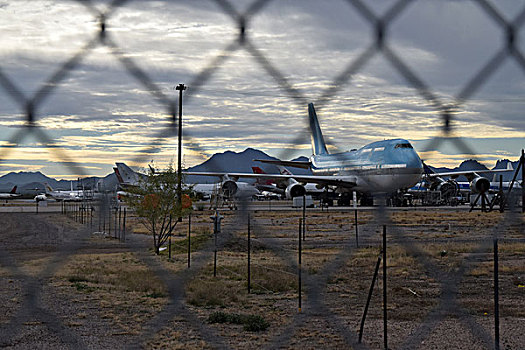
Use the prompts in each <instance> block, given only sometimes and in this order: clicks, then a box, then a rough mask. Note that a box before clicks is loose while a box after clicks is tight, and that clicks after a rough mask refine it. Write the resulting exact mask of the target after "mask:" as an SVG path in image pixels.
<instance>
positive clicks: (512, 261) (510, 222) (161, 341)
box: [0, 209, 525, 349]
mask: <svg viewBox="0 0 525 350" xmlns="http://www.w3.org/2000/svg"><path fill="white" fill-rule="evenodd" d="M0 215H1V217H0V221H1V225H0V304H1V305H2V306H3V308H2V310H3V312H2V313H0V347H6V348H20V349H27V348H53V349H55V348H58V349H60V348H129V347H145V348H174V349H187V348H195V349H197V348H234V349H246V348H254V347H257V348H260V347H263V348H268V349H275V348H302V349H319V348H330V349H340V348H356V349H357V348H363V349H381V348H383V299H382V298H383V273H382V266H381V268H380V269H379V274H378V277H377V280H376V283H375V285H374V290H373V294H372V298H371V301H370V307H369V310H368V317H367V319H366V323H365V325H364V333H363V341H362V343H361V344H358V343H357V341H358V334H359V327H360V322H361V317H362V315H363V311H364V308H365V305H366V301H367V295H368V292H369V289H370V286H371V282H372V277H373V275H374V269H375V265H376V263H377V261H378V257H379V256H380V253H381V245H382V231H383V226H382V225H383V224H385V225H386V232H387V250H386V251H387V288H386V291H387V314H388V316H387V319H388V327H387V329H388V345H389V348H391V349H412V348H414V349H416V348H417V349H484V348H493V347H494V294H493V285H494V278H493V277H494V276H493V274H494V259H493V239H494V238H498V243H499V270H498V271H499V316H500V344H501V348H502V349H522V348H523V344H525V298H524V297H525V235H524V232H525V230H524V226H525V225H524V217H523V216H522V214H513V215H508V214H500V213H489V214H481V213H479V212H473V213H468V212H467V211H466V210H462V209H450V210H440V211H433V210H427V211H423V210H420V211H395V212H392V213H390V215H389V220H386V221H385V220H384V219H383V218H382V217H377V218H376V217H375V212H373V211H368V212H363V213H360V214H359V218H358V230H359V247H357V246H356V238H355V223H354V212H353V211H346V212H343V211H338V210H335V209H332V210H331V211H329V212H320V211H318V210H311V211H308V212H307V224H306V233H305V240H304V241H303V242H301V243H302V284H301V286H302V291H301V293H302V299H301V302H302V305H301V306H302V308H301V310H300V312H299V308H298V286H299V284H298V274H297V271H298V225H299V217H300V215H301V212H300V211H263V210H258V211H254V212H251V214H250V217H251V235H252V238H253V239H252V241H251V247H252V250H251V293H248V290H247V287H248V283H247V262H248V260H247V220H246V219H245V216H243V217H242V218H241V217H240V216H239V215H238V214H237V213H232V212H224V213H223V214H222V215H224V217H225V218H224V220H223V225H222V232H221V234H220V235H219V236H218V249H217V270H216V272H217V276H216V277H214V276H213V272H214V266H213V256H214V249H215V246H214V240H213V235H212V223H211V220H210V215H211V213H210V212H208V211H202V212H195V213H194V214H193V216H192V230H191V232H192V240H191V242H192V255H191V259H192V260H191V267H190V268H188V266H187V245H188V241H187V236H186V235H187V231H188V224H187V220H185V221H184V222H182V224H181V226H180V228H179V230H178V232H177V235H176V236H174V237H173V244H172V260H171V261H168V259H167V250H165V251H163V252H162V254H161V256H155V255H154V254H153V250H152V249H151V248H152V243H151V238H150V237H149V236H147V235H146V234H145V233H144V230H143V229H141V228H140V227H138V226H137V225H136V224H134V222H133V220H131V221H129V222H128V224H129V226H133V229H134V231H135V232H136V233H134V234H131V233H128V235H127V236H126V238H127V240H126V242H125V243H122V242H119V241H118V240H116V239H113V238H111V237H109V236H108V235H104V234H101V233H98V232H96V231H97V230H98V227H95V226H97V225H96V222H95V223H94V224H93V227H89V225H81V224H79V223H76V222H75V221H74V220H72V218H71V217H66V216H64V215H61V214H59V213H56V214H54V213H45V214H42V213H41V214H38V215H35V214H29V213H2V214H0ZM128 228H129V227H128Z"/></svg>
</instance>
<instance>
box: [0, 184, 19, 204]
mask: <svg viewBox="0 0 525 350" xmlns="http://www.w3.org/2000/svg"><path fill="white" fill-rule="evenodd" d="M16 188H17V186H14V187H13V189H12V190H11V191H10V192H4V193H0V199H5V200H6V202H7V200H9V199H14V198H17V197H20V196H21V194H19V193H16Z"/></svg>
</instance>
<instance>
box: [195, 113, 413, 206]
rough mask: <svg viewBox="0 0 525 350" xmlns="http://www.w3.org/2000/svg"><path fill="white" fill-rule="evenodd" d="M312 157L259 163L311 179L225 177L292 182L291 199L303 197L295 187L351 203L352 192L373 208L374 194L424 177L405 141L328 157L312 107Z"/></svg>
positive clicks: (234, 174) (287, 175)
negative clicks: (326, 191) (300, 171)
mask: <svg viewBox="0 0 525 350" xmlns="http://www.w3.org/2000/svg"><path fill="white" fill-rule="evenodd" d="M308 115H309V121H310V131H311V141H312V151H313V152H312V153H313V154H312V156H311V157H310V159H309V160H308V161H306V162H299V161H280V160H259V161H261V162H264V163H271V164H275V165H280V166H290V167H298V168H305V169H308V168H309V169H311V171H312V173H313V175H293V174H279V175H277V174H266V175H260V174H248V173H227V175H228V176H229V177H230V178H232V179H237V178H241V177H246V178H265V179H275V180H276V181H279V180H280V181H283V180H284V181H286V180H288V179H293V180H295V181H296V182H294V181H292V183H289V184H288V186H287V188H286V191H288V192H289V193H290V195H291V196H292V197H294V196H297V195H302V194H304V188H303V190H297V191H293V190H294V189H299V187H298V186H297V185H298V183H300V184H303V183H314V184H317V186H318V187H319V188H330V189H333V190H335V191H336V192H338V193H342V194H343V195H345V197H346V198H347V201H348V203H349V202H350V194H351V193H352V192H353V191H356V192H359V193H360V194H361V199H362V203H364V204H372V202H371V199H372V196H373V195H374V194H378V193H390V192H394V191H396V190H398V189H402V188H409V187H411V186H413V185H414V184H416V183H417V182H418V181H419V179H420V178H421V174H422V173H423V164H422V162H421V159H420V158H419V156H418V154H417V153H416V151H415V150H414V148H413V147H412V145H411V144H410V142H408V141H407V140H404V139H393V140H384V141H377V142H373V143H370V144H368V145H366V146H363V147H362V148H360V149H356V150H352V151H349V152H341V153H335V154H330V153H329V152H328V149H327V147H326V144H325V141H324V138H323V135H322V132H321V128H320V126H319V122H318V119H317V114H316V113H315V109H314V105H313V103H310V104H309V105H308ZM187 174H189V175H207V176H224V175H225V173H207V172H203V173H197V172H187Z"/></svg>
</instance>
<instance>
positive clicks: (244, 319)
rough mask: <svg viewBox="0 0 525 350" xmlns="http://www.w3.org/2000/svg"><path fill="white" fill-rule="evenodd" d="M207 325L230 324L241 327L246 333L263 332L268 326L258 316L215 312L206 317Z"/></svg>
mask: <svg viewBox="0 0 525 350" xmlns="http://www.w3.org/2000/svg"><path fill="white" fill-rule="evenodd" d="M208 322H209V323H231V324H239V325H243V329H244V330H245V331H248V332H260V331H265V330H266V329H268V327H270V324H269V323H268V322H267V321H266V320H265V319H264V318H262V317H261V316H259V315H243V314H234V313H226V312H222V311H216V312H214V313H212V314H211V315H210V316H209V317H208Z"/></svg>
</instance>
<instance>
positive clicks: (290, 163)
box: [254, 159, 312, 169]
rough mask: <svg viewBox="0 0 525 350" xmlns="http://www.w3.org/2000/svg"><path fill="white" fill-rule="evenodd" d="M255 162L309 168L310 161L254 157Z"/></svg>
mask: <svg viewBox="0 0 525 350" xmlns="http://www.w3.org/2000/svg"><path fill="white" fill-rule="evenodd" d="M254 161H255V162H261V163H268V164H274V165H282V166H291V167H295V168H302V169H310V165H312V163H310V162H301V161H297V160H272V159H254Z"/></svg>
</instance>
